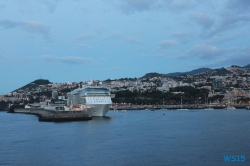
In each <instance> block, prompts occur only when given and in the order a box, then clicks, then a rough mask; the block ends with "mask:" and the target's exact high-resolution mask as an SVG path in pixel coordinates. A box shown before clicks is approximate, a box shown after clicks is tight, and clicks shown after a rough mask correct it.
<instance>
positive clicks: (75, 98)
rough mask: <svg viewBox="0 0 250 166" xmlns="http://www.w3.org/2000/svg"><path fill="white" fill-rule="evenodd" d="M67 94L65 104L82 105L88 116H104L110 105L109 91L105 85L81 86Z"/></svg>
mask: <svg viewBox="0 0 250 166" xmlns="http://www.w3.org/2000/svg"><path fill="white" fill-rule="evenodd" d="M67 96H68V99H67V106H71V105H77V104H80V105H83V106H84V108H85V110H86V111H87V112H88V115H89V116H105V115H106V114H107V112H108V111H109V110H110V106H111V105H112V101H111V95H110V92H109V90H108V89H107V88H105V87H100V86H97V87H94V86H83V88H79V89H75V90H73V91H71V92H69V93H68V94H67Z"/></svg>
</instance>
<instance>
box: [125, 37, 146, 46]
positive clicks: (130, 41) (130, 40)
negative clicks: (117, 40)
mask: <svg viewBox="0 0 250 166" xmlns="http://www.w3.org/2000/svg"><path fill="white" fill-rule="evenodd" d="M127 42H129V43H139V44H141V43H143V41H142V40H138V39H135V38H134V37H131V36H130V37H128V38H127Z"/></svg>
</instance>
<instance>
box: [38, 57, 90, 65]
mask: <svg viewBox="0 0 250 166" xmlns="http://www.w3.org/2000/svg"><path fill="white" fill-rule="evenodd" d="M41 58H42V59H43V60H45V61H49V62H51V61H54V62H63V63H68V64H83V63H88V62H90V61H92V59H91V58H83V57H78V56H61V57H59V56H54V55H43V56H41Z"/></svg>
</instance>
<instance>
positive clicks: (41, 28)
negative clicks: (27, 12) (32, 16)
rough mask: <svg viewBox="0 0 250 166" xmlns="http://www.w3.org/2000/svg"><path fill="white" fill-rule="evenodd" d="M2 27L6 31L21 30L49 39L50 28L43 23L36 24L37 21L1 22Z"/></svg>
mask: <svg viewBox="0 0 250 166" xmlns="http://www.w3.org/2000/svg"><path fill="white" fill-rule="evenodd" d="M0 26H2V27H3V28H4V29H6V30H7V29H13V28H21V29H22V30H24V31H26V32H28V33H37V34H42V35H43V36H44V37H45V38H47V39H48V38H49V36H50V31H49V28H48V27H46V26H45V25H44V24H43V23H42V22H35V21H22V22H18V21H10V20H3V21H0Z"/></svg>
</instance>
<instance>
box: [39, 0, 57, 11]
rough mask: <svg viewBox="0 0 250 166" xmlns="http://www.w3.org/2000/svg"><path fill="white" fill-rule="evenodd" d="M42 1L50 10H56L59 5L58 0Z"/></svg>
mask: <svg viewBox="0 0 250 166" xmlns="http://www.w3.org/2000/svg"><path fill="white" fill-rule="evenodd" d="M39 1H40V2H41V3H43V4H44V5H45V6H47V7H48V9H49V12H51V13H52V12H54V11H55V9H56V7H57V2H58V0H54V1H53V0H39Z"/></svg>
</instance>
